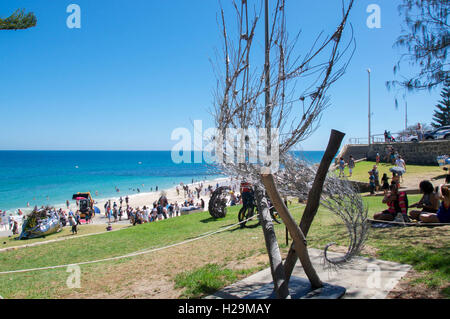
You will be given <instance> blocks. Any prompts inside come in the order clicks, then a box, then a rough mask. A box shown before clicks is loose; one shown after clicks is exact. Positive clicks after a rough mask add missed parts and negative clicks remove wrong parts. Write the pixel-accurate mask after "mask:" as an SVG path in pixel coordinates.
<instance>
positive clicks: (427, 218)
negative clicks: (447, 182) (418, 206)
mask: <svg viewBox="0 0 450 319" xmlns="http://www.w3.org/2000/svg"><path fill="white" fill-rule="evenodd" d="M441 194H442V197H441V198H442V204H441V206H440V207H439V209H438V211H437V213H426V214H421V215H420V220H421V221H422V222H424V223H445V224H446V223H450V189H449V187H447V186H442V187H441Z"/></svg>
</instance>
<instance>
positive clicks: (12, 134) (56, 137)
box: [0, 0, 439, 150]
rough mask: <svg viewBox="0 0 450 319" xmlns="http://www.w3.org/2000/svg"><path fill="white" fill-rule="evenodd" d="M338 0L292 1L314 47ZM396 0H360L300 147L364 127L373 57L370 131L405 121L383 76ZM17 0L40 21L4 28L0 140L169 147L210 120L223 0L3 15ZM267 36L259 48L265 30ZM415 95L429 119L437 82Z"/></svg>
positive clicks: (110, 0) (411, 99)
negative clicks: (180, 131) (372, 19)
mask: <svg viewBox="0 0 450 319" xmlns="http://www.w3.org/2000/svg"><path fill="white" fill-rule="evenodd" d="M222 2H223V3H224V4H225V3H228V2H227V0H223V1H222ZM71 3H75V4H78V5H79V6H80V7H81V24H82V25H81V29H69V28H67V26H66V19H67V17H68V16H69V14H68V13H66V8H67V6H68V5H69V4H71ZM340 3H341V1H330V0H323V1H304V0H288V10H289V15H288V19H289V29H290V31H291V33H296V31H297V30H298V29H303V30H304V31H303V34H304V39H303V40H302V41H301V42H302V44H301V45H302V46H303V45H304V46H305V47H306V48H309V43H310V41H311V40H312V39H313V38H314V36H315V35H317V34H318V33H319V32H320V31H322V30H324V31H327V32H332V30H333V28H334V26H335V22H336V21H337V16H336V15H337V13H339V11H338V10H339V9H340ZM399 3H400V2H399V1H398V0H396V1H392V0H358V1H356V4H355V7H354V9H353V12H352V14H351V19H350V22H351V23H352V25H353V28H354V32H355V38H356V44H357V48H356V52H355V55H354V57H353V60H352V62H351V64H350V67H349V68H348V71H347V73H346V74H345V75H344V77H343V78H341V80H340V81H339V82H338V83H337V84H336V85H335V86H334V87H333V88H332V90H331V91H330V94H331V104H332V105H331V107H330V108H329V109H327V111H326V112H325V113H324V115H323V118H322V121H321V126H320V128H319V129H318V130H317V131H316V132H315V134H314V135H312V136H311V137H310V138H309V139H308V140H307V141H305V142H304V143H303V144H302V148H303V149H305V150H323V149H324V148H325V147H326V144H327V141H328V135H329V132H330V130H331V129H338V130H341V131H343V132H346V133H347V136H346V137H347V138H348V137H366V136H367V72H366V70H367V68H370V69H371V70H372V109H373V119H372V132H373V133H383V131H384V129H388V130H391V131H392V132H395V131H398V130H400V129H402V128H403V127H404V104H403V102H401V103H400V105H399V108H398V109H396V108H395V105H394V92H389V91H388V90H387V89H386V87H385V82H386V81H388V80H392V79H393V77H394V75H393V72H392V69H393V66H394V64H395V63H396V61H397V59H398V57H399V56H400V54H401V52H402V51H401V50H399V49H394V48H393V46H392V45H393V43H394V41H395V39H396V38H397V36H398V35H399V34H400V27H401V19H400V17H399V15H398V11H397V5H398V4H399ZM369 4H378V5H379V6H380V7H381V28H380V29H369V28H368V27H367V26H366V19H367V17H368V16H369V13H367V12H366V8H367V6H368V5H369ZM224 6H225V9H229V7H228V4H227V5H224ZM17 8H25V9H26V10H27V11H32V12H34V13H35V14H36V16H37V18H38V24H37V26H36V27H35V28H32V29H29V30H25V31H0V66H1V76H0V110H1V112H2V115H3V116H2V121H1V122H2V123H1V126H0V149H54V150H62V149H87V150H91V149H98V150H103V149H109V150H113V149H121V150H124V149H129V150H135V149H138V150H153V149H155V150H168V149H171V147H172V146H173V145H174V144H175V143H176V142H175V141H171V140H170V134H171V132H172V130H173V129H174V128H177V127H187V128H188V129H191V130H192V121H193V120H203V121H204V126H205V127H209V126H212V125H213V124H212V123H213V122H212V116H211V115H210V114H209V113H208V110H209V109H210V107H211V105H212V101H213V95H212V92H213V89H214V87H215V76H214V74H213V70H212V68H211V63H210V60H209V59H210V58H214V54H215V49H216V48H219V49H220V47H221V42H220V41H221V38H220V30H219V26H218V24H217V20H216V15H217V13H218V10H219V5H218V1H217V0H192V1H187V0H171V1H166V0H165V1H162V0H133V1H125V0H107V1H106V0H95V1H92V0H70V1H65V0H56V1H50V0H20V1H19V0H17V1H1V3H0V16H1V17H6V16H9V15H10V14H11V13H12V12H13V11H14V10H15V9H17ZM258 41H259V43H258V45H259V46H260V47H261V48H262V44H263V35H262V34H260V35H259V40H258ZM407 100H408V109H409V112H408V118H409V123H410V124H413V123H416V122H418V121H421V122H425V123H429V122H430V121H431V118H432V113H433V109H434V106H435V105H436V102H437V101H438V100H439V91H432V92H431V93H429V92H422V93H415V94H409V95H408V97H407Z"/></svg>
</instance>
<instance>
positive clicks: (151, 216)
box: [104, 183, 219, 225]
mask: <svg viewBox="0 0 450 319" xmlns="http://www.w3.org/2000/svg"><path fill="white" fill-rule="evenodd" d="M217 187H219V183H216V187H215V188H217ZM215 188H214V187H213V186H212V185H208V187H204V185H203V183H199V184H193V185H191V186H189V185H184V184H183V183H180V185H177V186H176V187H175V191H176V193H177V196H181V193H182V192H183V196H184V201H183V202H180V203H178V201H171V202H169V200H168V199H167V196H166V193H165V192H162V193H161V197H160V198H159V199H158V200H157V201H155V202H153V203H152V204H151V205H144V206H142V207H139V206H138V207H132V205H131V203H130V198H129V197H128V196H126V197H125V198H123V197H120V198H119V200H118V203H117V202H115V201H111V200H108V201H106V203H105V205H104V209H105V217H106V218H107V219H108V223H116V222H118V221H119V222H120V221H122V218H126V219H127V220H129V221H130V223H131V224H133V225H137V224H145V223H151V222H156V221H159V220H164V219H169V218H173V217H177V216H181V215H182V212H184V211H193V210H201V211H203V210H204V209H205V201H204V199H203V198H202V197H201V196H202V195H204V196H207V195H209V196H211V194H212V192H213V191H214V189H215Z"/></svg>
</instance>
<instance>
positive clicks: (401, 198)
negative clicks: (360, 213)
mask: <svg viewBox="0 0 450 319" xmlns="http://www.w3.org/2000/svg"><path fill="white" fill-rule="evenodd" d="M383 203H385V204H387V205H388V209H386V210H384V211H382V212H379V213H376V214H375V215H374V216H373V219H375V220H386V221H394V220H395V218H396V216H397V215H398V214H399V213H400V214H401V215H402V217H403V220H404V221H407V220H408V196H407V195H406V193H405V192H399V191H398V184H397V183H391V186H390V192H389V193H388V194H387V195H385V196H384V198H383Z"/></svg>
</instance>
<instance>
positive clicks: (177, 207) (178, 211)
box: [175, 202, 180, 216]
mask: <svg viewBox="0 0 450 319" xmlns="http://www.w3.org/2000/svg"><path fill="white" fill-rule="evenodd" d="M175 216H180V206H179V205H178V202H175Z"/></svg>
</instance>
